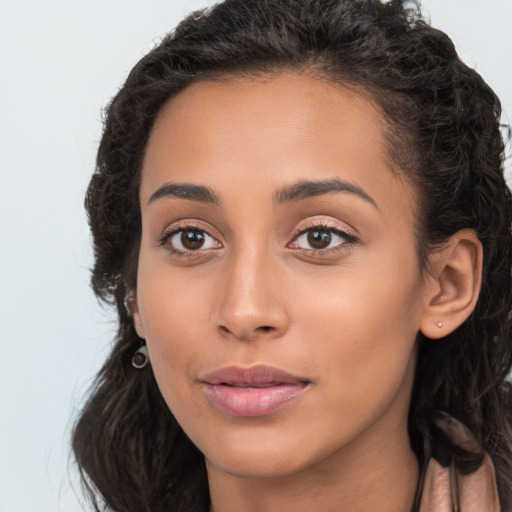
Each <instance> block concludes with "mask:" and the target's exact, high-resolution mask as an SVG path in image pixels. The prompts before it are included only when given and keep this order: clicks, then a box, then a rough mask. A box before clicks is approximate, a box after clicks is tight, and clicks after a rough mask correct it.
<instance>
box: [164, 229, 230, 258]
mask: <svg viewBox="0 0 512 512" xmlns="http://www.w3.org/2000/svg"><path fill="white" fill-rule="evenodd" d="M160 243H161V245H166V246H167V247H168V248H169V249H170V250H171V252H174V253H190V252H197V251H199V250H208V249H217V248H220V247H222V246H221V244H220V242H218V241H217V240H216V239H215V238H213V237H212V236H211V235H209V234H208V233H206V231H203V230H201V229H197V228H183V229H179V230H174V231H171V232H170V233H167V234H166V235H164V237H163V238H162V240H160Z"/></svg>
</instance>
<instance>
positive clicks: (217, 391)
mask: <svg viewBox="0 0 512 512" xmlns="http://www.w3.org/2000/svg"><path fill="white" fill-rule="evenodd" d="M201 382H202V383H203V384H204V389H205V391H206V394H207V396H208V398H209V399H210V400H211V401H212V403H213V405H214V406H215V407H216V408H218V409H220V410H221V411H223V412H225V413H228V414H230V415H232V416H246V417H257V416H266V415H268V414H271V413H273V412H274V411H277V410H278V409H280V408H281V407H283V406H284V405H286V404H287V403H288V402H290V401H292V400H293V399H295V398H298V397H299V396H300V395H302V393H303V392H304V391H305V390H306V388H307V387H308V385H309V384H310V381H308V380H307V379H304V378H301V377H297V376H295V375H291V374H290V373H288V372H285V371H283V370H280V369H279V368H275V367H272V366H267V365H257V366H252V367H250V368H243V367H239V366H227V367H225V368H221V369H219V370H216V371H214V372H212V373H209V374H207V375H206V376H205V377H203V378H202V379H201Z"/></svg>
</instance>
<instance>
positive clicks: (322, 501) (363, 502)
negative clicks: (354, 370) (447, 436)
mask: <svg viewBox="0 0 512 512" xmlns="http://www.w3.org/2000/svg"><path fill="white" fill-rule="evenodd" d="M401 434H402V435H401V436H400V437H401V439H402V440H403V441H405V442H402V443H400V444H399V445H397V444H394V443H386V445H385V446H378V447H375V446H374V447H371V446H369V447H368V448H369V450H366V453H367V454H368V455H367V456H361V450H360V446H358V447H355V446H353V447H352V446H347V447H345V448H344V449H343V453H337V454H335V455H334V456H331V457H330V458H329V460H325V459H324V460H322V461H319V462H318V463H317V464H316V465H315V466H313V467H310V468H308V469H307V470H304V471H302V472H297V473H294V474H293V475H285V476H282V477H279V478H263V477H260V478H254V477H240V476H234V475H229V474H226V473H224V472H223V471H222V470H221V469H219V468H216V467H215V466H213V465H212V464H210V463H208V462H207V469H208V480H209V485H210V495H211V512H233V511H236V512H256V511H257V512H309V511H311V510H322V511H323V512H339V511H341V510H379V511H380V512H410V510H411V507H412V504H413V501H414V495H415V491H416V486H417V482H418V475H419V471H418V461H417V459H416V457H415V455H414V453H413V452H412V450H411V448H410V445H409V442H408V436H407V433H406V432H405V433H401Z"/></svg>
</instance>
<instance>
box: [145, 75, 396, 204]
mask: <svg viewBox="0 0 512 512" xmlns="http://www.w3.org/2000/svg"><path fill="white" fill-rule="evenodd" d="M387 129H388V126H387V123H386V121H385V120H384V117H383V115H382V114H381V112H380V110H379V108H378V107H377V106H376V104H375V103H374V102H372V101H371V100H370V98H369V97H368V95H367V94H364V93H363V92H362V91H357V90H355V89H353V88H350V89H349V88H346V87H342V86H340V85H338V84H334V83H330V82H327V81H326V80H323V79H320V78H316V77H313V76H310V75H299V74H292V73H283V74H280V75H277V76H274V75H272V76H262V77H261V76H260V77H255V78H250V79H248V78H226V79H222V80H219V81H210V80H209V81H200V82H196V83H194V84H192V85H190V86H188V87H187V88H186V89H184V90H183V91H182V92H180V93H179V94H178V95H176V96H174V97H173V98H171V99H170V100H169V101H168V102H167V103H166V104H165V106H164V107H163V109H162V111H161V112H160V115H159V116H158V119H157V121H156V123H155V125H154V127H153V130H152V133H151V136H150V139H149V142H148V147H147V151H146V156H145V161H144V165H143V172H142V186H141V202H142V204H144V202H145V201H147V199H148V198H149V197H150V195H151V193H152V192H153V191H154V190H155V189H156V188H157V187H159V186H161V185H162V183H165V182H172V181H178V182H184V181H185V182H192V183H200V184H206V185H209V186H212V187H213V188H216V189H218V188H220V189H222V188H225V189H226V190H230V189H231V190H233V188H234V187H236V186H237V185H239V186H240V187H242V189H243V187H245V190H244V192H245V193H250V192H252V191H256V190H260V189H261V183H262V180H263V181H264V182H265V183H269V186H270V185H271V182H274V181H275V182H276V186H277V181H280V182H282V183H285V184H286V183H293V182H295V181H297V180H301V179H303V180H304V179H319V178H320V179H323V178H325V179H331V178H341V179H343V180H347V181H351V182H353V181H357V182H359V184H361V183H364V184H366V186H370V188H372V189H379V188H381V189H383V188H384V189H386V188H389V185H390V184H391V185H393V186H403V185H404V184H403V183H401V182H399V180H398V179H397V173H396V172H395V171H394V170H393V169H392V163H391V161H390V158H389V156H388V146H387V140H386V136H385V134H386V130H387ZM249 178H252V179H253V180H254V185H255V186H254V187H253V186H251V183H250V179H249ZM256 185H257V186H256ZM242 189H241V188H238V190H242ZM389 192H390V191H389V190H388V191H387V193H385V194H384V195H385V196H386V195H387V196H388V197H391V196H395V199H396V191H392V192H393V193H392V194H391V196H390V194H389ZM383 200H387V199H386V198H385V197H384V198H383Z"/></svg>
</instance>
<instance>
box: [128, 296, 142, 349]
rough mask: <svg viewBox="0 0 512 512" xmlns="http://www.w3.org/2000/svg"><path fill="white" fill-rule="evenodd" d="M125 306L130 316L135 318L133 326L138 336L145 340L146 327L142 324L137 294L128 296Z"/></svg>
mask: <svg viewBox="0 0 512 512" xmlns="http://www.w3.org/2000/svg"><path fill="white" fill-rule="evenodd" d="M124 305H125V307H126V311H127V312H128V315H129V316H131V317H132V318H133V325H134V327H135V331H136V332H137V335H138V336H139V338H142V339H145V334H144V326H143V325H142V322H141V317H140V311H139V304H138V302H137V293H136V292H134V291H130V292H129V293H128V294H127V295H126V299H125V301H124Z"/></svg>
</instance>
